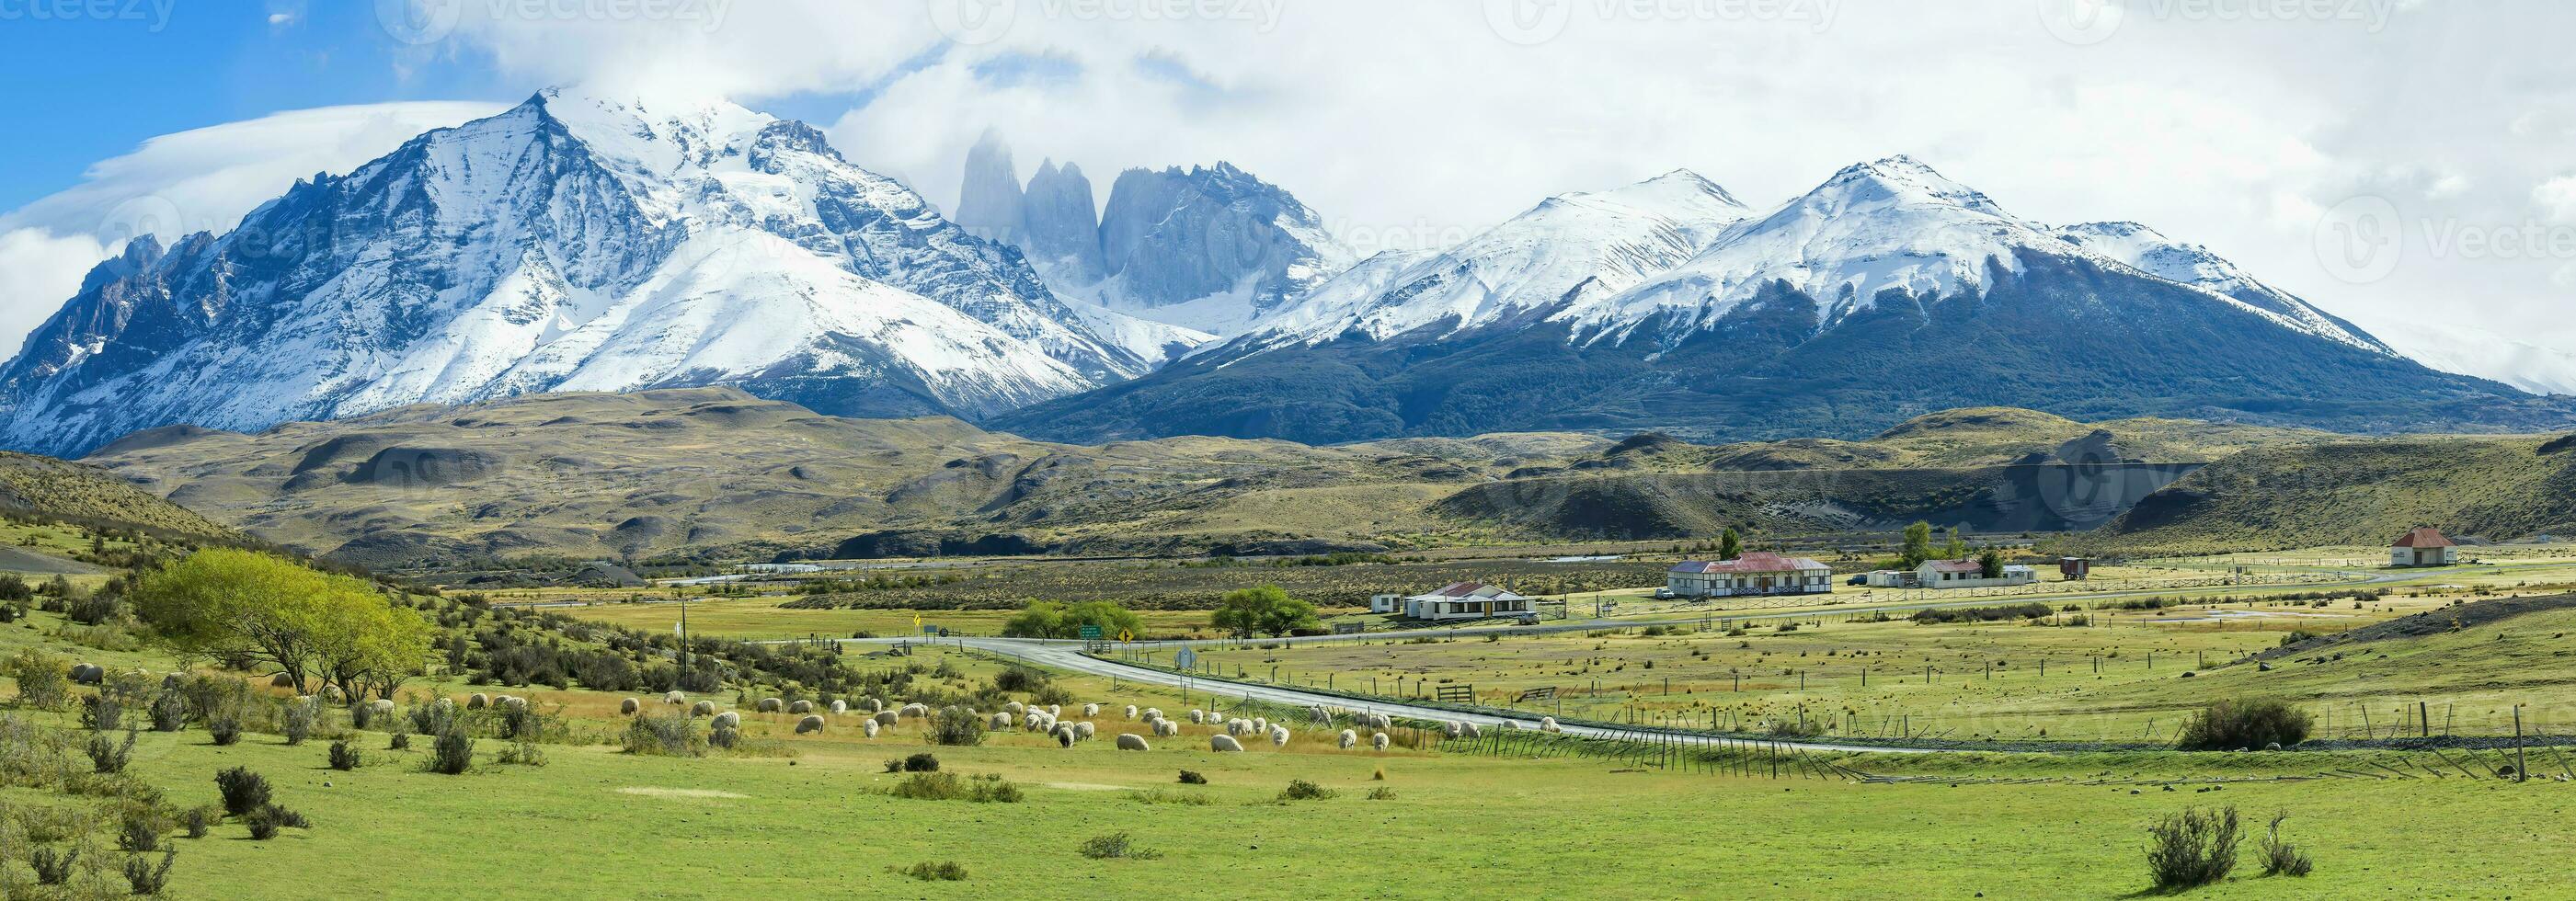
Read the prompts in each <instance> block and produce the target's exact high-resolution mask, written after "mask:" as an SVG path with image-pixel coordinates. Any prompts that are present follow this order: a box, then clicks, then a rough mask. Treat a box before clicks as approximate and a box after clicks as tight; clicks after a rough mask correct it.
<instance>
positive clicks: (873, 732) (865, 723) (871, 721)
mask: <svg viewBox="0 0 2576 901" xmlns="http://www.w3.org/2000/svg"><path fill="white" fill-rule="evenodd" d="M859 726H860V728H863V729H865V730H867V733H868V737H869V738H875V737H877V729H879V728H881V727H879V726H878V725H877V721H876V718H874V717H870V718H868V719H864V720H860V721H859Z"/></svg>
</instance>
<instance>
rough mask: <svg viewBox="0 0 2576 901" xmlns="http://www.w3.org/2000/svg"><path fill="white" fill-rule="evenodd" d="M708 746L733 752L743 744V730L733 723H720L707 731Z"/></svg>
mask: <svg viewBox="0 0 2576 901" xmlns="http://www.w3.org/2000/svg"><path fill="white" fill-rule="evenodd" d="M707 744H710V745H714V746H716V747H719V748H723V749H725V750H727V751H731V750H733V749H734V748H736V747H739V746H740V745H741V744H742V728H741V727H739V726H735V725H734V724H733V723H732V722H731V721H725V722H719V723H717V724H716V725H715V728H713V729H709V730H707Z"/></svg>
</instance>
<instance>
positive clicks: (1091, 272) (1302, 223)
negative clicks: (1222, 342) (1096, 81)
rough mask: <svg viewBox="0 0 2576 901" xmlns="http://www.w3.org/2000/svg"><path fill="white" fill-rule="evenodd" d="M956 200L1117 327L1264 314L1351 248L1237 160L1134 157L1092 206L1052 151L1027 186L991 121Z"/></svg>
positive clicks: (1183, 329)
mask: <svg viewBox="0 0 2576 901" xmlns="http://www.w3.org/2000/svg"><path fill="white" fill-rule="evenodd" d="M957 207H958V211H959V213H958V215H959V217H960V220H961V221H963V222H966V223H967V224H968V225H969V226H970V227H971V228H973V229H974V230H975V231H976V232H977V233H978V234H985V235H990V236H994V237H996V238H997V239H1001V240H1007V241H1009V242H1011V243H1012V244H1013V245H1015V246H1017V247H1019V248H1020V250H1021V252H1022V253H1024V254H1026V255H1027V256H1028V258H1029V260H1030V261H1031V262H1032V263H1034V264H1035V265H1036V266H1037V269H1038V272H1039V273H1040V274H1041V275H1042V276H1044V277H1045V279H1046V281H1047V284H1048V285H1049V286H1050V287H1052V288H1054V289H1055V291H1056V293H1057V294H1058V295H1059V296H1061V297H1063V298H1065V299H1066V300H1067V301H1069V302H1072V303H1074V304H1076V306H1077V307H1078V308H1082V309H1085V311H1086V313H1087V315H1089V316H1090V317H1091V320H1092V321H1094V322H1096V323H1101V324H1102V326H1103V328H1104V329H1105V330H1106V331H1109V332H1120V333H1134V334H1137V335H1140V336H1143V337H1145V338H1147V339H1151V340H1158V341H1165V342H1170V341H1175V340H1178V341H1183V342H1185V343H1204V342H1206V341H1207V340H1208V339H1209V337H1211V336H1214V337H1231V336H1234V335H1238V334H1242V333H1244V332H1247V331H1251V330H1253V329H1255V328H1257V327H1261V326H1264V325H1266V324H1267V320H1268V318H1269V317H1270V316H1271V315H1272V314H1273V313H1274V312H1275V311H1277V310H1279V309H1281V308H1282V307H1284V306H1286V305H1287V304H1288V303H1289V302H1290V301H1291V300H1293V299H1295V298H1296V297H1298V296H1300V295H1303V294H1305V293H1306V292H1307V291H1309V290H1311V289H1312V288H1314V287H1315V286H1316V285H1319V284H1322V283H1323V282H1324V281H1325V280H1326V279H1328V278H1330V277H1332V276H1333V275H1335V274H1337V273H1340V272H1341V271H1342V270H1345V269H1348V268H1350V266H1351V263H1352V261H1353V260H1352V257H1353V254H1352V253H1351V252H1350V251H1349V250H1348V249H1347V248H1344V247H1343V246H1342V245H1341V244H1340V242H1338V241H1336V240H1334V239H1333V237H1332V235H1331V234H1329V233H1328V232H1327V230H1326V229H1325V227H1324V223H1323V218H1322V217H1321V216H1319V215H1317V214H1316V213H1315V211H1314V210H1312V209H1309V208H1308V207H1307V206H1306V205H1305V204H1303V203H1300V202H1298V200H1297V198H1296V197H1295V196H1293V195H1291V194H1289V193H1288V192H1287V191H1285V190H1281V189H1280V188H1278V187H1277V186H1275V185H1271V184H1269V183H1267V182H1264V181H1262V180H1260V179H1258V178H1255V177H1253V176H1252V175H1251V174H1250V173H1247V172H1244V171H1243V170H1242V169H1239V168H1236V167H1235V166H1234V165H1232V164H1230V163H1222V162H1220V163H1218V164H1216V165H1215V166H1212V167H1210V166H1192V167H1190V168H1187V169H1181V168H1169V169H1163V170H1160V171H1156V170H1150V169H1129V170H1127V171H1126V172H1123V173H1120V174H1119V176H1118V178H1117V180H1116V181H1115V182H1113V183H1112V184H1111V186H1110V190H1109V198H1108V203H1107V205H1106V206H1105V207H1104V208H1103V209H1101V210H1100V211H1099V212H1098V213H1097V215H1096V216H1095V213H1094V210H1093V193H1092V188H1091V182H1090V180H1089V179H1088V178H1086V177H1085V176H1084V175H1083V173H1082V170H1081V169H1080V168H1079V167H1076V166H1074V165H1073V164H1071V163H1067V164H1065V165H1063V166H1061V167H1059V166H1057V165H1056V164H1055V162H1054V160H1052V159H1050V160H1047V161H1044V162H1042V163H1040V164H1039V165H1038V168H1037V171H1036V172H1035V173H1034V174H1033V175H1031V176H1030V178H1029V180H1028V183H1027V184H1026V185H1025V186H1023V185H1022V184H1021V183H1020V182H1019V181H1018V178H1017V176H1016V171H1015V170H1014V168H1013V165H1012V161H1011V151H1010V148H1009V147H1008V146H1007V145H1005V144H1004V143H1003V142H1002V141H1001V140H1000V138H998V137H996V136H994V135H992V134H990V133H988V134H986V135H985V137H984V139H983V140H981V141H979V142H977V143H976V145H975V147H974V148H973V149H972V150H970V151H969V152H968V154H967V157H966V167H965V177H964V179H963V180H962V181H961V182H960V184H959V191H958V203H957ZM1130 319H1132V320H1142V321H1143V322H1145V323H1159V324H1162V325H1164V326H1170V327H1173V328H1170V329H1164V330H1155V329H1152V328H1150V327H1147V326H1143V325H1139V324H1136V323H1131V322H1127V321H1125V320H1130ZM1193 337H1195V341H1194V342H1193V341H1190V339H1192V338H1193ZM1131 349H1135V350H1137V351H1138V352H1139V353H1140V354H1143V355H1146V356H1148V357H1151V356H1153V353H1152V351H1153V350H1154V349H1153V348H1132V347H1131Z"/></svg>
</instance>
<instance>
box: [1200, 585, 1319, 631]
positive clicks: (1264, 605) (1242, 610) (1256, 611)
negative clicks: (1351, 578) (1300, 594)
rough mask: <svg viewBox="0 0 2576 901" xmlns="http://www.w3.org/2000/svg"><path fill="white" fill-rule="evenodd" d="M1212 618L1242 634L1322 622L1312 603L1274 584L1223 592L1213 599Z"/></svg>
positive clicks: (1306, 625)
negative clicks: (1219, 596) (1216, 599)
mask: <svg viewBox="0 0 2576 901" xmlns="http://www.w3.org/2000/svg"><path fill="white" fill-rule="evenodd" d="M1212 622H1213V623H1214V625H1215V626H1216V627H1217V628H1219V629H1224V630H1227V631H1230V632H1233V633H1234V634H1236V635H1239V636H1242V637H1245V638H1250V637H1252V636H1255V635H1260V634H1263V633H1268V634H1270V635H1274V636H1276V635H1286V634H1288V633H1290V632H1294V631H1297V630H1299V629H1313V628H1317V627H1319V626H1321V625H1323V622H1322V621H1321V620H1319V619H1316V618H1315V605H1313V604H1309V603H1306V602H1305V601H1301V600H1298V599H1296V598H1292V597H1289V596H1288V592H1287V590H1286V589H1283V588H1280V587H1279V586H1277V585H1259V586H1254V587H1252V588H1245V589H1241V590H1239V591H1229V592H1226V594H1225V597H1224V598H1222V599H1220V600H1218V602H1217V608H1216V615H1215V616H1214V617H1213V618H1212Z"/></svg>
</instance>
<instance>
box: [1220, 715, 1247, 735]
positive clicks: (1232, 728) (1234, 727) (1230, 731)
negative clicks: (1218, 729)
mask: <svg viewBox="0 0 2576 901" xmlns="http://www.w3.org/2000/svg"><path fill="white" fill-rule="evenodd" d="M1251 732H1252V721H1251V720H1247V719H1243V718H1241V717H1237V718H1234V719H1230V720H1226V721H1225V734H1227V735H1247V734H1250V733H1251Z"/></svg>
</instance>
